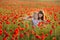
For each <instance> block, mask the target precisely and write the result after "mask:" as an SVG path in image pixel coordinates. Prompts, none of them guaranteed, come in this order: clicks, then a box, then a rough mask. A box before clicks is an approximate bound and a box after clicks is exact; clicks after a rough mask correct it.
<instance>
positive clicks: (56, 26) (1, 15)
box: [0, 0, 60, 40]
mask: <svg viewBox="0 0 60 40" xmlns="http://www.w3.org/2000/svg"><path fill="white" fill-rule="evenodd" d="M59 4H60V2H29V1H20V0H14V1H12V0H0V40H60V5H59ZM41 9H42V10H44V17H45V20H46V23H44V22H40V23H39V24H38V25H37V27H34V26H32V23H31V20H24V19H23V18H25V17H26V16H29V17H30V18H32V16H31V15H32V14H33V12H35V11H37V12H39V11H40V10H41ZM42 25H44V27H43V26H42Z"/></svg>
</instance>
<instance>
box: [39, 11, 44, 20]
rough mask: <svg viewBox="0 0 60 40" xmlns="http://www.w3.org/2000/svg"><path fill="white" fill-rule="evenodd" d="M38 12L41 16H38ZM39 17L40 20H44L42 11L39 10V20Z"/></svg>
mask: <svg viewBox="0 0 60 40" xmlns="http://www.w3.org/2000/svg"><path fill="white" fill-rule="evenodd" d="M39 14H42V17H41V18H40V17H39ZM40 19H41V20H44V13H43V11H39V12H38V20H40Z"/></svg>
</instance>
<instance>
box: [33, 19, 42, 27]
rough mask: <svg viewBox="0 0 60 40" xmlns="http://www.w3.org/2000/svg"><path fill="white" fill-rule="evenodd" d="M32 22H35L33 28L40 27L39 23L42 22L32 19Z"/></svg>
mask: <svg viewBox="0 0 60 40" xmlns="http://www.w3.org/2000/svg"><path fill="white" fill-rule="evenodd" d="M32 22H33V26H36V25H38V23H39V22H41V20H35V19H32Z"/></svg>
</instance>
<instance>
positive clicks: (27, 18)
mask: <svg viewBox="0 0 60 40" xmlns="http://www.w3.org/2000/svg"><path fill="white" fill-rule="evenodd" d="M31 18H32V16H27V17H24V18H23V20H30V19H31Z"/></svg>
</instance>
